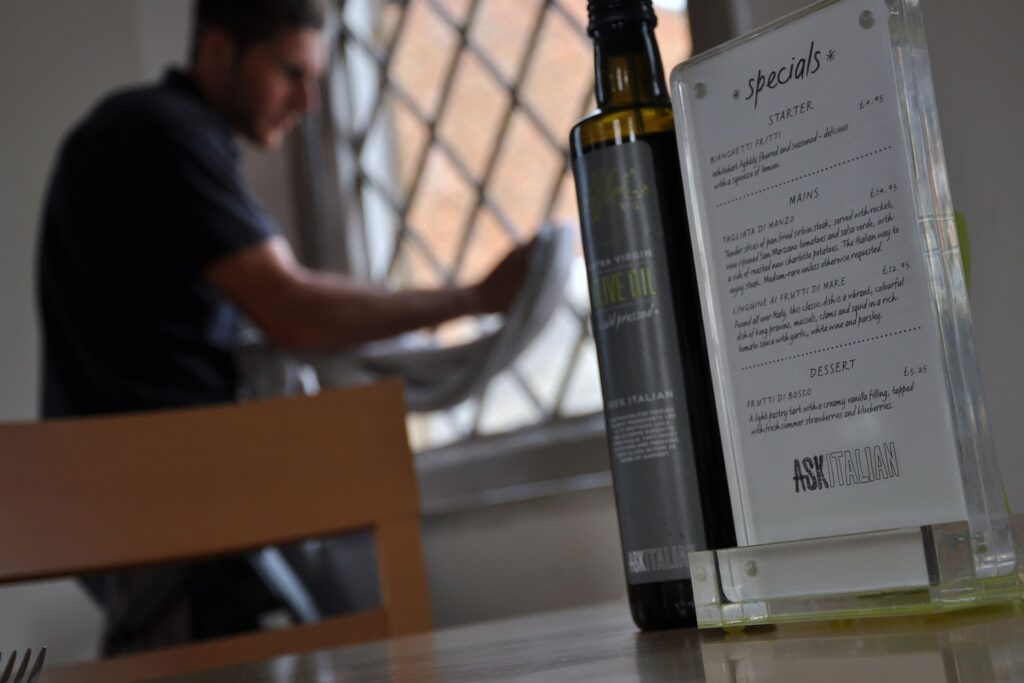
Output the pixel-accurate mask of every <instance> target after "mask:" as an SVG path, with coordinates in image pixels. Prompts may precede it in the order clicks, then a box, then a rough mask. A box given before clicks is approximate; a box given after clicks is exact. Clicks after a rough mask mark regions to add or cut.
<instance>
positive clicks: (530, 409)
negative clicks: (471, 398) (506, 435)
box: [478, 372, 544, 434]
mask: <svg viewBox="0 0 1024 683" xmlns="http://www.w3.org/2000/svg"><path fill="white" fill-rule="evenodd" d="M495 406H497V407H499V408H500V409H492V408H493V407H495ZM543 417H544V416H543V415H542V414H541V412H540V410H538V408H537V406H536V404H535V403H534V402H533V400H531V399H530V396H529V394H527V393H526V391H525V390H524V389H523V386H522V385H521V384H520V383H519V382H518V380H516V378H515V377H514V376H513V375H512V373H511V372H503V373H501V374H500V375H498V376H497V377H495V378H494V379H493V380H491V383H490V385H489V386H488V387H487V393H486V394H485V395H484V401H483V410H482V411H481V413H480V425H479V427H478V431H479V432H480V433H481V434H500V433H502V432H510V431H512V430H514V429H518V428H520V427H525V426H527V425H530V424H533V423H535V422H537V420H538V419H540V418H543Z"/></svg>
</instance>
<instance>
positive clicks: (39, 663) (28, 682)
mask: <svg viewBox="0 0 1024 683" xmlns="http://www.w3.org/2000/svg"><path fill="white" fill-rule="evenodd" d="M31 659H32V649H31V648H29V649H28V650H25V657H24V658H23V659H22V660H21V666H20V667H18V674H17V675H16V676H15V677H14V680H11V672H12V671H14V665H15V663H16V662H17V661H18V651H17V650H15V651H14V652H12V653H11V656H10V659H8V660H7V666H6V667H4V672H3V674H0V683H8V681H10V683H35V681H36V679H38V678H39V672H40V671H41V670H42V669H43V662H44V661H46V647H45V646H44V647H43V649H42V650H40V651H39V654H38V655H37V656H36V663H35V664H33V665H32V670H31V671H29V672H28V678H25V670H26V669H28V663H29V660H31ZM0 662H3V656H2V655H0Z"/></svg>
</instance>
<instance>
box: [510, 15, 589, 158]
mask: <svg viewBox="0 0 1024 683" xmlns="http://www.w3.org/2000/svg"><path fill="white" fill-rule="evenodd" d="M593 70H594V54H593V50H592V48H591V46H590V41H589V40H588V41H586V42H584V39H583V38H581V37H580V35H579V33H578V31H577V29H576V27H574V26H573V25H572V24H570V23H569V20H567V19H565V18H564V17H563V16H562V15H561V14H558V13H554V12H553V13H551V16H549V17H548V18H547V21H545V22H544V26H543V28H542V29H541V32H540V35H539V36H538V37H537V47H536V49H535V51H534V54H533V58H532V59H531V60H530V69H529V71H528V72H527V74H526V80H525V82H524V84H523V88H522V98H523V100H524V102H526V104H528V105H529V106H530V107H531V108H532V109H533V111H534V112H536V114H537V115H538V116H539V117H540V118H541V120H542V121H543V123H544V124H545V125H546V126H547V128H548V130H549V131H550V132H551V134H552V137H554V138H555V139H557V140H558V141H559V143H560V144H565V142H563V141H566V140H568V134H569V133H568V132H569V129H570V128H572V126H573V124H575V123H576V121H577V120H579V118H580V116H582V115H583V113H584V112H583V111H582V110H581V104H582V102H583V101H584V98H586V97H587V95H589V94H590V92H591V90H592V89H593V82H594V77H593Z"/></svg>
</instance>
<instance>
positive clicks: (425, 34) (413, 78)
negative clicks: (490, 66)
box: [388, 2, 460, 117]
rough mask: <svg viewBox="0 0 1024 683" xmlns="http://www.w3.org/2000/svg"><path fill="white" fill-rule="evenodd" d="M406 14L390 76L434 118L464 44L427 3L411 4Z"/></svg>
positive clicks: (417, 104) (396, 84)
mask: <svg viewBox="0 0 1024 683" xmlns="http://www.w3.org/2000/svg"><path fill="white" fill-rule="evenodd" d="M405 11H406V12H407V13H408V14H407V16H406V18H405V24H406V25H405V28H404V30H403V32H402V36H401V40H399V41H398V46H397V47H396V48H395V53H394V55H393V56H392V61H391V68H390V72H389V74H388V75H389V77H390V78H391V81H392V83H393V84H394V85H395V86H397V88H398V89H399V90H400V91H401V92H402V93H404V94H406V95H407V96H408V97H409V98H410V99H411V100H412V101H413V102H414V103H415V105H416V107H417V108H418V109H419V110H420V111H421V112H422V113H423V114H424V115H425V116H428V117H430V116H433V115H434V113H435V112H436V111H437V108H438V105H439V104H440V102H441V94H442V91H443V89H444V83H445V76H446V75H447V72H448V68H449V64H450V62H451V60H452V57H453V56H454V55H455V52H456V51H457V50H458V46H459V43H460V40H459V35H458V33H456V31H455V29H453V28H452V27H451V26H450V25H449V24H448V23H447V22H446V21H445V20H444V19H442V18H441V17H440V16H438V14H437V13H436V12H435V11H433V10H432V9H430V7H429V5H428V4H427V3H425V2H409V3H408V4H407V6H406V10H405Z"/></svg>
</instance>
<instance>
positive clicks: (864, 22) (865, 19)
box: [860, 9, 875, 28]
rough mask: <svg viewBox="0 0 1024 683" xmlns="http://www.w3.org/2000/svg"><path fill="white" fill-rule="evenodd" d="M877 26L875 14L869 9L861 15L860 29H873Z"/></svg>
mask: <svg viewBox="0 0 1024 683" xmlns="http://www.w3.org/2000/svg"><path fill="white" fill-rule="evenodd" d="M874 25H875V13H874V12H872V11H871V10H869V9H866V10H864V11H863V12H861V13H860V27H861V28H871V27H872V26H874Z"/></svg>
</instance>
